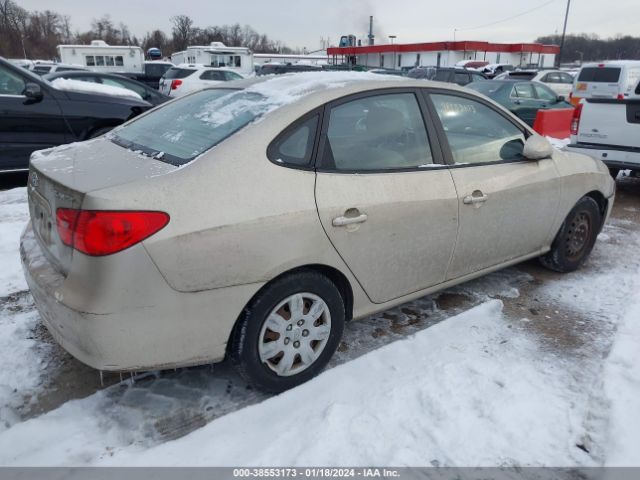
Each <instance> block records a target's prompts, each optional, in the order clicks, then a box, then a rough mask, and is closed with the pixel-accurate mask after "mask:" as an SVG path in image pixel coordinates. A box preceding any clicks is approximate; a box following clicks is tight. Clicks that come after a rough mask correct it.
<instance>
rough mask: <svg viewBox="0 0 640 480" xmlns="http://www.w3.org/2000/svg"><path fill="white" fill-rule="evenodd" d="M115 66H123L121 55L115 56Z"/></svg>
mask: <svg viewBox="0 0 640 480" xmlns="http://www.w3.org/2000/svg"><path fill="white" fill-rule="evenodd" d="M116 67H124V58H123V57H122V55H117V56H116Z"/></svg>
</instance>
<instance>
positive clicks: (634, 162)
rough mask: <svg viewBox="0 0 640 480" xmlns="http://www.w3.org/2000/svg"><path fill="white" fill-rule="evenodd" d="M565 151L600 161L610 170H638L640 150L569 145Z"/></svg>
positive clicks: (577, 144) (639, 167)
mask: <svg viewBox="0 0 640 480" xmlns="http://www.w3.org/2000/svg"><path fill="white" fill-rule="evenodd" d="M566 150H567V151H569V152H575V153H582V154H584V155H589V156H590V157H593V158H596V159H598V160H602V162H604V164H605V165H606V166H607V167H610V168H620V169H624V170H626V169H629V170H640V150H636V151H634V150H629V149H625V148H622V147H614V148H612V147H609V146H600V145H589V144H582V143H571V144H569V145H567V147H566Z"/></svg>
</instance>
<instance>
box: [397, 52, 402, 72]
mask: <svg viewBox="0 0 640 480" xmlns="http://www.w3.org/2000/svg"><path fill="white" fill-rule="evenodd" d="M401 65H402V54H400V53H399V54H398V68H400V66H401Z"/></svg>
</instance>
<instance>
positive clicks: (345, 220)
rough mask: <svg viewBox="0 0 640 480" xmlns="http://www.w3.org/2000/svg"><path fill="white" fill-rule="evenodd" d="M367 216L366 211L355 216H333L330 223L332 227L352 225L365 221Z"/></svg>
mask: <svg viewBox="0 0 640 480" xmlns="http://www.w3.org/2000/svg"><path fill="white" fill-rule="evenodd" d="M356 212H357V210H356ZM367 218H368V217H367V214H366V213H361V214H360V215H357V216H355V217H347V216H342V217H336V218H334V219H333V221H332V222H331V224H332V225H333V226H334V227H345V226H347V225H353V224H356V223H364V222H366V221H367Z"/></svg>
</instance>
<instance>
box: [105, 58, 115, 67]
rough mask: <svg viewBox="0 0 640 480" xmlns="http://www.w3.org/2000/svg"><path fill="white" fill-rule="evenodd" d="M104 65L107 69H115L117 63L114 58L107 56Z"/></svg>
mask: <svg viewBox="0 0 640 480" xmlns="http://www.w3.org/2000/svg"><path fill="white" fill-rule="evenodd" d="M104 64H105V65H106V66H107V67H113V66H114V65H115V62H114V61H113V56H112V55H107V56H106V57H104Z"/></svg>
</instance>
